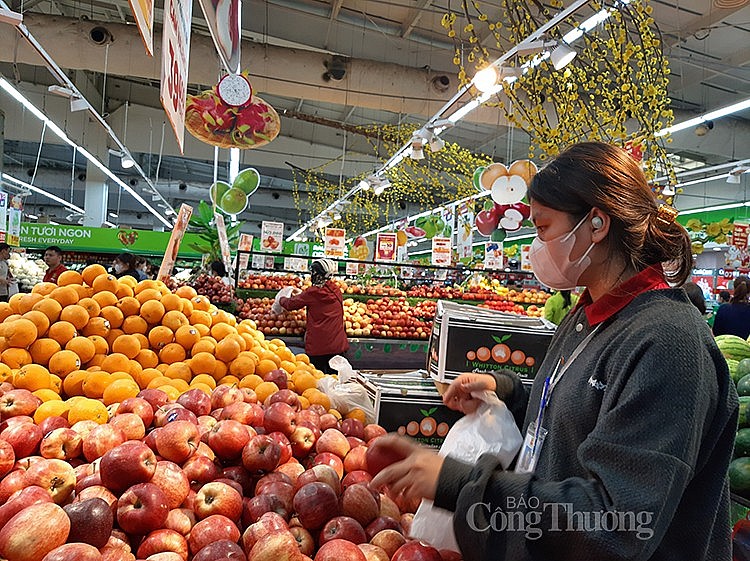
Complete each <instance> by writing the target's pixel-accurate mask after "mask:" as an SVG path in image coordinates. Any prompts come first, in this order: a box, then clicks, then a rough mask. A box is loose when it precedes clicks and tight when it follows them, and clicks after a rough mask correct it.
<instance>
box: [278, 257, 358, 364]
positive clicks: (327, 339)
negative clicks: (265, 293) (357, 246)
mask: <svg viewBox="0 0 750 561" xmlns="http://www.w3.org/2000/svg"><path fill="white" fill-rule="evenodd" d="M336 270H337V267H336V263H334V262H333V261H331V260H330V259H317V260H316V261H313V263H312V265H311V266H310V276H311V281H312V286H311V287H310V288H308V289H307V290H305V291H300V290H299V289H295V291H294V292H296V294H294V295H293V296H291V297H281V298H279V300H278V303H279V305H280V306H281V307H282V308H283V309H285V310H290V311H291V310H299V309H300V308H304V307H307V328H306V330H305V352H306V353H307V354H308V355H309V356H310V362H312V363H313V364H314V365H315V367H316V368H317V369H318V370H322V371H323V372H327V373H331V372H332V370H331V367H330V365H329V364H328V361H329V360H330V359H331V358H332V357H334V356H336V355H340V354H343V353H345V352H346V351H348V350H349V340H348V339H347V338H346V331H345V330H344V298H343V296H342V295H341V290H340V289H339V287H338V286H337V285H336V283H335V282H333V280H332V278H331V277H333V275H334V273H335V272H336Z"/></svg>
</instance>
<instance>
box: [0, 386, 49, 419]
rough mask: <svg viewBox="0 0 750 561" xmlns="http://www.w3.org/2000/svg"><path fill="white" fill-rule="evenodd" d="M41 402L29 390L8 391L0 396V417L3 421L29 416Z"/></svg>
mask: <svg viewBox="0 0 750 561" xmlns="http://www.w3.org/2000/svg"><path fill="white" fill-rule="evenodd" d="M41 403H42V400H41V399H39V398H38V397H37V396H35V395H34V394H33V393H31V392H30V391H29V390H10V391H9V392H6V393H4V394H3V395H2V396H0V415H2V418H3V420H5V419H7V418H8V417H18V416H20V415H24V416H30V415H32V414H33V413H34V411H36V408H37V407H39V405H40V404H41Z"/></svg>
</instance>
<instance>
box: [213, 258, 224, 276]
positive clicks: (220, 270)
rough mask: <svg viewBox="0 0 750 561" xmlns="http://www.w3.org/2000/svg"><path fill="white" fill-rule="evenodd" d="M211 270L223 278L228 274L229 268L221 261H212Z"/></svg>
mask: <svg viewBox="0 0 750 561" xmlns="http://www.w3.org/2000/svg"><path fill="white" fill-rule="evenodd" d="M211 270H212V271H213V272H214V273H216V274H217V275H219V276H220V277H222V278H223V277H226V276H227V268H226V267H225V266H224V263H222V262H221V261H212V262H211Z"/></svg>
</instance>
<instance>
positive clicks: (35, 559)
mask: <svg viewBox="0 0 750 561" xmlns="http://www.w3.org/2000/svg"><path fill="white" fill-rule="evenodd" d="M6 395H7V394H6ZM69 532H70V520H69V519H68V517H67V516H66V515H65V511H64V510H63V509H62V508H61V507H59V506H58V505H56V504H54V503H39V504H34V505H31V506H28V507H26V508H24V509H23V510H22V511H20V512H19V513H18V514H16V515H15V516H13V517H12V518H11V519H10V520H8V522H6V524H5V526H3V528H2V530H0V556H1V557H2V558H4V559H8V560H11V559H12V560H13V561H40V560H41V559H42V558H44V556H45V555H47V554H48V553H49V552H50V551H52V550H53V549H55V548H56V547H59V546H61V545H62V544H64V543H65V541H66V540H67V539H68V533H69Z"/></svg>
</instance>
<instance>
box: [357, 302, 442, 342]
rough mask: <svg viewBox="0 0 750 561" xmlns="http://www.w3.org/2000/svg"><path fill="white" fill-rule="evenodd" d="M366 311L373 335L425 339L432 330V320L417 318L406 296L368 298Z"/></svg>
mask: <svg viewBox="0 0 750 561" xmlns="http://www.w3.org/2000/svg"><path fill="white" fill-rule="evenodd" d="M367 312H368V314H369V316H370V318H371V322H372V331H371V333H372V335H373V337H388V338H395V339H427V338H428V337H429V336H430V332H431V331H432V321H429V320H428V321H424V320H422V319H419V317H418V316H417V314H416V313H414V308H412V307H411V305H410V304H409V302H408V301H407V300H406V298H396V299H393V300H392V299H390V298H381V299H380V300H368V301H367ZM433 317H434V314H433Z"/></svg>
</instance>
